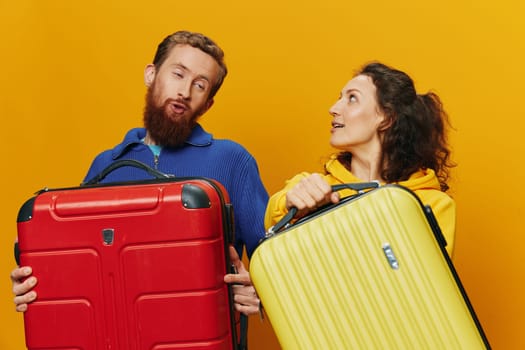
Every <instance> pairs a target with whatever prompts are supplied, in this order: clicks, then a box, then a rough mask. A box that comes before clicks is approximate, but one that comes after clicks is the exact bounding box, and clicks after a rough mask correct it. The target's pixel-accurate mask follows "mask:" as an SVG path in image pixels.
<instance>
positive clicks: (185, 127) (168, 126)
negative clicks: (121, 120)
mask: <svg viewBox="0 0 525 350" xmlns="http://www.w3.org/2000/svg"><path fill="white" fill-rule="evenodd" d="M154 87H155V84H152V85H151V86H150V87H149V88H148V92H147V94H146V106H145V108H144V126H145V128H146V130H147V131H148V134H149V136H150V137H151V138H152V139H153V141H155V143H156V144H157V145H160V146H168V147H179V146H182V145H183V144H184V142H186V141H187V140H188V138H189V137H190V134H191V131H192V130H193V127H194V126H195V125H196V124H197V118H198V116H199V113H195V114H193V115H191V116H189V117H179V118H177V119H176V120H175V119H172V118H171V117H170V113H173V111H170V110H169V108H170V107H169V105H170V102H172V101H173V100H170V99H167V100H166V101H165V102H164V103H163V105H161V106H158V105H157V103H156V96H155V93H154V90H155V88H154Z"/></svg>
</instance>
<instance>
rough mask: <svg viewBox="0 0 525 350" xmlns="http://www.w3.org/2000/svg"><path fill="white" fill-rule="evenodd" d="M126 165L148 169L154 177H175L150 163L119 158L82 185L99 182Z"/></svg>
mask: <svg viewBox="0 0 525 350" xmlns="http://www.w3.org/2000/svg"><path fill="white" fill-rule="evenodd" d="M125 166H132V167H135V168H139V169H142V170H144V171H146V172H147V173H148V174H150V175H152V176H153V177H155V178H157V179H166V178H171V177H174V176H173V175H170V174H165V173H163V172H161V171H158V170H156V169H153V168H152V167H150V166H149V165H146V164H144V163H142V162H139V161H138V160H134V159H120V160H117V161H115V162H113V163H111V164H110V165H108V166H107V167H106V168H104V169H103V170H102V171H101V172H100V173H99V174H98V175H95V176H94V177H93V178H91V179H90V180H88V181H86V182H83V183H82V184H81V186H86V185H95V184H98V183H99V182H100V181H102V180H103V179H104V178H105V177H106V176H108V175H109V173H111V172H112V171H114V170H116V169H118V168H122V167H125Z"/></svg>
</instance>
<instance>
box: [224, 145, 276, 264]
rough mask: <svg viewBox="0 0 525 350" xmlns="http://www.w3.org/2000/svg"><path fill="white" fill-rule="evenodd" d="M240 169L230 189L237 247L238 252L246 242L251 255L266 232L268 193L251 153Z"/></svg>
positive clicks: (239, 166)
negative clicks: (265, 218) (265, 211)
mask: <svg viewBox="0 0 525 350" xmlns="http://www.w3.org/2000/svg"><path fill="white" fill-rule="evenodd" d="M237 169H238V172H237V175H236V178H237V179H238V180H237V181H236V183H234V184H232V186H231V189H230V191H231V200H232V204H233V211H234V220H235V246H236V249H237V251H238V252H242V246H243V245H244V246H245V247H246V252H247V254H248V258H250V257H251V255H252V253H253V251H254V250H255V248H256V247H257V245H258V244H259V241H260V240H261V239H262V238H263V237H264V234H265V230H264V210H265V208H266V204H267V203H268V192H267V191H266V188H265V187H264V185H263V183H262V180H261V177H260V175H259V169H258V167H257V163H256V161H255V159H254V158H253V157H252V156H250V155H247V157H246V158H245V161H244V162H243V163H241V164H239V165H238V167H237ZM239 255H240V253H239Z"/></svg>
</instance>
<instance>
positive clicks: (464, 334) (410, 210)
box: [250, 184, 490, 350]
mask: <svg viewBox="0 0 525 350" xmlns="http://www.w3.org/2000/svg"><path fill="white" fill-rule="evenodd" d="M348 185H351V184H348ZM348 185H347V186H348ZM288 216H292V215H288ZM288 221H289V218H288V217H285V218H284V219H283V220H281V222H279V223H278V224H277V225H276V226H275V227H277V226H279V229H280V227H281V226H283V225H284V224H286V223H287V222H288ZM276 231H277V230H276ZM445 245H446V242H445V241H444V238H443V235H442V234H441V231H440V230H439V226H438V225H437V222H436V220H435V218H434V216H433V214H432V211H431V209H430V208H429V207H428V206H423V205H422V203H421V202H420V201H419V199H418V197H417V196H416V195H415V194H414V193H413V192H411V191H410V190H408V189H406V188H404V187H401V186H398V185H386V186H381V187H378V188H376V189H373V190H370V191H368V192H366V193H364V194H363V193H361V194H359V195H356V196H353V197H351V198H348V199H345V200H343V201H341V203H339V204H337V205H332V206H329V207H327V208H325V209H324V210H321V211H319V212H317V213H315V214H314V215H311V216H310V217H308V218H305V219H302V220H300V221H299V222H297V223H295V224H293V225H289V226H288V227H286V226H285V228H284V229H282V230H281V231H280V232H274V231H272V230H269V232H268V233H267V237H266V239H264V240H263V241H262V242H261V244H260V245H259V246H258V247H257V248H256V250H255V252H254V254H253V256H252V258H251V261H250V273H251V276H252V279H253V283H254V285H255V288H256V290H257V293H258V294H259V297H260V299H261V301H262V304H263V306H264V309H265V311H266V314H267V316H268V318H269V320H270V322H271V324H272V326H273V328H274V331H275V333H276V335H277V338H278V340H279V342H280V344H281V346H282V348H283V349H308V350H311V349H367V350H368V349H381V350H385V349H403V350H405V349H418V350H421V349H425V350H427V349H440V350H452V349H462V350H474V349H490V345H489V342H488V340H487V338H486V336H485V334H484V332H483V329H482V327H481V324H480V323H479V320H478V319H477V317H476V314H475V312H474V309H473V308H472V305H471V304H470V302H469V300H468V297H467V295H466V292H465V290H464V288H463V286H462V284H461V281H460V279H459V277H458V275H457V274H456V271H455V269H454V266H453V265H452V262H451V260H450V258H449V257H448V254H447V253H446V251H445Z"/></svg>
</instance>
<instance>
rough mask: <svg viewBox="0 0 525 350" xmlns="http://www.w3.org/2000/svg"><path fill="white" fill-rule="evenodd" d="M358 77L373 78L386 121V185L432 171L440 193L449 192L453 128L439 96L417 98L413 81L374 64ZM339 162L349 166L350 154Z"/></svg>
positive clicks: (383, 160)
mask: <svg viewBox="0 0 525 350" xmlns="http://www.w3.org/2000/svg"><path fill="white" fill-rule="evenodd" d="M357 75H366V76H368V77H370V78H371V79H372V82H373V83H374V85H375V87H376V91H377V102H378V105H379V108H381V110H382V111H383V112H384V113H385V116H386V119H385V121H384V123H383V125H382V127H381V128H380V131H379V132H380V133H382V155H381V160H380V164H381V169H382V170H381V176H382V178H383V179H384V180H385V181H386V182H389V183H391V182H399V181H404V180H407V179H408V178H409V177H410V175H412V174H413V173H415V172H416V171H418V170H419V169H433V170H434V171H435V173H436V175H437V177H438V180H439V183H440V186H441V190H442V191H446V190H448V188H449V186H448V185H447V181H448V179H449V175H450V174H449V169H450V168H451V167H453V166H454V164H452V163H451V161H450V150H449V146H448V141H447V131H448V127H449V126H450V124H449V120H448V116H447V114H446V113H445V111H444V110H443V105H442V103H441V100H440V99H439V97H438V96H437V95H436V94H435V93H433V92H429V93H427V94H423V95H418V94H417V93H416V90H415V87H414V82H413V81H412V79H411V78H410V77H409V76H408V75H407V74H406V73H404V72H401V71H399V70H396V69H393V68H391V67H388V66H386V65H384V64H382V63H378V62H373V63H370V64H367V65H365V66H364V67H363V68H362V69H361V70H360V71H359V72H358V73H357V74H356V76H357ZM338 159H339V160H340V161H341V162H342V163H343V164H345V165H346V166H348V165H349V164H350V161H351V159H352V155H351V154H350V153H349V152H342V153H340V154H339V156H338Z"/></svg>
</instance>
